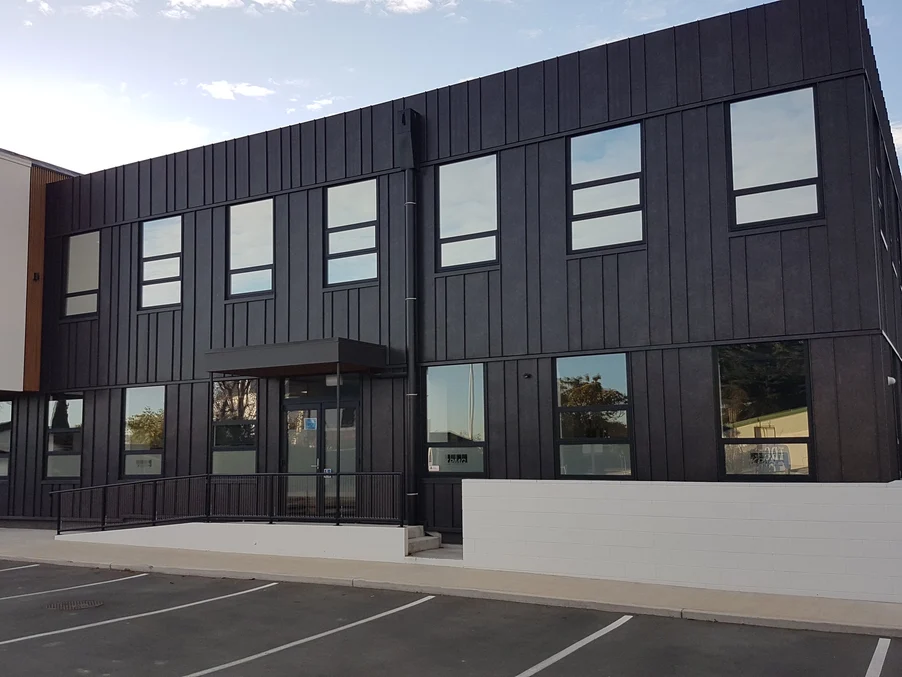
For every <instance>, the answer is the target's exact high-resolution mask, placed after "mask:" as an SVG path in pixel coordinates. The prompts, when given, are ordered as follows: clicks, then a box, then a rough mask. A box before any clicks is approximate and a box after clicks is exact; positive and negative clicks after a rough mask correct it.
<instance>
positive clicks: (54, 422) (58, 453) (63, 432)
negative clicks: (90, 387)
mask: <svg viewBox="0 0 902 677" xmlns="http://www.w3.org/2000/svg"><path fill="white" fill-rule="evenodd" d="M82 404H83V400H82V397H81V395H79V394H73V393H66V394H62V395H51V397H50V402H49V407H48V412H47V462H46V465H45V476H46V477H47V479H60V480H63V479H65V480H78V479H80V476H81V448H82V445H81V442H82V421H83V420H84V409H83V406H82Z"/></svg>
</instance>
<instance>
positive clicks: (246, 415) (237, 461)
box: [212, 379, 257, 475]
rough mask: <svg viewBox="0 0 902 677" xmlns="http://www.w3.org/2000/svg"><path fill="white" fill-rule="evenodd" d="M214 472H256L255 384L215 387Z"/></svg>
mask: <svg viewBox="0 0 902 677" xmlns="http://www.w3.org/2000/svg"><path fill="white" fill-rule="evenodd" d="M212 472H213V473H214V474H220V475H249V474H253V473H255V472H257V381H256V380H253V379H235V380H230V381H216V382H215V383H213V458H212Z"/></svg>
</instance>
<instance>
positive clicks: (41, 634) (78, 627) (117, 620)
mask: <svg viewBox="0 0 902 677" xmlns="http://www.w3.org/2000/svg"><path fill="white" fill-rule="evenodd" d="M274 585H278V583H269V584H267V585H261V586H260V587H257V588H251V589H250V590H242V591H241V592H233V593H232V594H230V595H220V596H219V597H211V598H210V599H202V600H200V601H198V602H190V603H188V604H179V605H178V606H171V607H167V608H166V609H157V610H156V611H146V612H145V613H142V614H133V615H131V616H121V617H119V618H110V619H107V620H105V621H99V622H97V623H88V624H86V625H76V626H74V627H71V628H64V629H62V630H51V631H50V632H39V633H38V634H36V635H26V636H25V637H16V638H14V639H7V640H4V641H2V642H0V646H4V645H6V644H16V643H17V642H27V641H28V640H30V639H40V638H41V637H51V636H53V635H62V634H65V633H67V632H75V631H77V630H87V629H88V628H99V627H100V626H102V625H110V624H111V623H124V622H125V621H133V620H135V619H136V618H147V617H148V616H156V615H158V614H165V613H169V612H170V611H179V610H180V609H188V608H189V607H193V606H198V605H200V604H209V603H210V602H218V601H219V600H222V599H229V598H230V597H238V596H239V595H247V594H249V593H251V592H257V591H258V590H266V588H271V587H272V586H274Z"/></svg>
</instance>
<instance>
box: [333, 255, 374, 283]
mask: <svg viewBox="0 0 902 677" xmlns="http://www.w3.org/2000/svg"><path fill="white" fill-rule="evenodd" d="M376 267H377V261H376V254H375V253H373V254H362V255H360V256H347V257H345V258H341V259H331V260H330V261H329V274H328V277H329V284H340V283H342V282H352V281H354V280H371V279H373V278H375V277H376V276H377V270H376Z"/></svg>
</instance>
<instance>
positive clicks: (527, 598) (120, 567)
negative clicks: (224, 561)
mask: <svg viewBox="0 0 902 677" xmlns="http://www.w3.org/2000/svg"><path fill="white" fill-rule="evenodd" d="M3 559H4V560H7V561H11V562H33V563H38V564H51V565H56V566H72V567H84V568H90V569H110V570H111V571H131V572H136V573H156V574H163V575H168V576H200V577H204V578H231V579H236V580H264V581H276V582H279V583H305V584H312V585H336V586H342V587H353V588H363V589H371V590H393V591H398V592H412V593H418V594H424V595H445V596H449V597H467V598H471V599H487V600H495V601H499V602H517V603H521V604H538V605H543V606H556V607H567V608H573V609H591V610H593V611H607V612H612V613H619V614H639V615H644V616H661V617H666V618H682V619H686V620H694V621H708V622H714V623H731V624H736V625H753V626H760V627H769V628H781V629H786V630H814V631H818V632H836V633H843V634H858V635H873V636H877V637H892V638H902V627H893V626H879V625H856V624H853V623H838V622H834V621H825V620H814V619H802V618H800V619H793V618H777V617H769V616H763V615H762V616H752V615H744V614H734V613H728V612H717V611H706V610H703V609H688V608H678V607H667V606H647V605H641V604H619V603H612V602H602V601H595V600H586V599H572V598H568V597H548V596H543V595H530V594H527V593H518V592H509V591H504V590H486V589H480V588H462V587H443V586H437V585H419V584H415V583H396V582H394V581H380V580H371V579H365V578H348V577H334V578H332V577H323V576H304V575H299V574H273V573H266V572H255V571H232V570H228V569H191V568H185V567H171V566H154V565H152V564H118V563H116V562H77V561H73V560H62V559H53V558H42V557H23V556H15V555H3Z"/></svg>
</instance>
